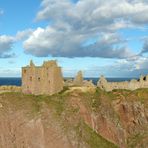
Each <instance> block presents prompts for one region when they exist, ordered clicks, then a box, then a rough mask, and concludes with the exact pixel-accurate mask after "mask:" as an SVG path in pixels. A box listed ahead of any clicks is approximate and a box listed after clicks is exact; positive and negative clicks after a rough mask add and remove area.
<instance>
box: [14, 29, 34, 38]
mask: <svg viewBox="0 0 148 148" xmlns="http://www.w3.org/2000/svg"><path fill="white" fill-rule="evenodd" d="M32 33H33V30H32V29H26V30H23V31H18V32H17V34H16V37H15V38H16V40H24V39H26V38H28V37H29V36H30V35H31V34H32Z"/></svg>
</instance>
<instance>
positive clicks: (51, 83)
mask: <svg viewBox="0 0 148 148" xmlns="http://www.w3.org/2000/svg"><path fill="white" fill-rule="evenodd" d="M63 85H64V84H63V77H62V73H61V68H60V67H58V65H57V63H56V61H54V60H52V61H46V62H44V63H43V65H42V66H35V65H34V63H33V61H30V65H29V66H26V67H22V92H23V93H25V94H34V95H41V94H46V95H52V94H55V93H58V92H60V91H61V90H62V89H63Z"/></svg>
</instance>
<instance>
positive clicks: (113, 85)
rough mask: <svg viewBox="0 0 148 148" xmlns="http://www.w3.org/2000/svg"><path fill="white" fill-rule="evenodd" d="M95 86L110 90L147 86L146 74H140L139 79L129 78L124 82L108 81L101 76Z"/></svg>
mask: <svg viewBox="0 0 148 148" xmlns="http://www.w3.org/2000/svg"><path fill="white" fill-rule="evenodd" d="M97 86H98V87H99V88H101V89H103V90H105V91H112V90H114V89H127V90H135V89H138V88H148V75H147V76H141V77H140V79H139V80H135V79H133V80H131V81H124V82H108V81H107V80H106V78H105V77H104V76H101V77H100V79H99V81H98V83H97Z"/></svg>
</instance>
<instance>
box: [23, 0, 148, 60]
mask: <svg viewBox="0 0 148 148" xmlns="http://www.w3.org/2000/svg"><path fill="white" fill-rule="evenodd" d="M147 13H148V3H147V1H144V0H142V1H137V0H121V1H120V2H119V0H111V1H108V0H93V2H92V0H79V1H78V2H77V3H73V2H72V1H70V0H60V1H59V0H42V3H41V10H40V11H39V12H38V13H37V16H36V20H37V21H41V20H48V21H49V22H52V23H51V24H52V25H48V26H47V27H45V28H37V29H36V30H34V32H33V33H32V34H31V35H30V37H29V38H28V39H27V40H25V42H24V43H23V47H24V49H25V53H28V54H32V55H34V56H38V57H40V56H43V57H44V56H56V57H60V56H61V57H87V56H89V57H103V58H129V57H135V56H136V55H135V53H132V51H131V50H130V49H129V47H128V46H127V44H125V42H126V41H123V39H122V38H121V37H120V36H119V35H118V33H117V31H118V30H119V29H123V28H132V27H139V26H140V27H141V26H144V25H146V24H147V22H148V17H147V15H146V14H147ZM141 16H142V17H141ZM105 36H111V37H110V38H109V39H108V40H105ZM90 40H94V42H93V43H90V44H87V46H83V45H84V44H85V42H86V43H89V41H90Z"/></svg>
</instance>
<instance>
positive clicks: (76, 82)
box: [73, 71, 83, 86]
mask: <svg viewBox="0 0 148 148" xmlns="http://www.w3.org/2000/svg"><path fill="white" fill-rule="evenodd" d="M73 83H74V85H77V86H82V85H83V74H82V71H79V72H78V73H77V75H76V77H75V79H74V82H73Z"/></svg>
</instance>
